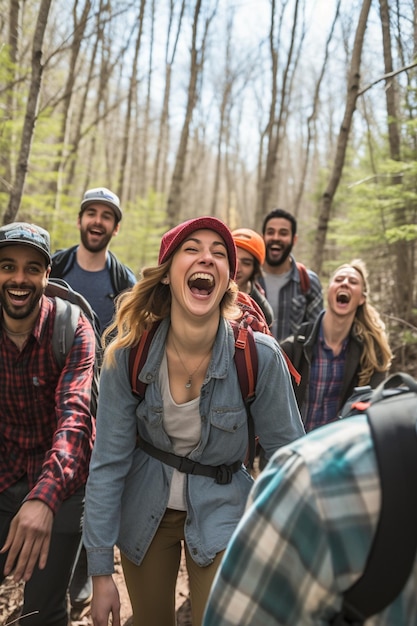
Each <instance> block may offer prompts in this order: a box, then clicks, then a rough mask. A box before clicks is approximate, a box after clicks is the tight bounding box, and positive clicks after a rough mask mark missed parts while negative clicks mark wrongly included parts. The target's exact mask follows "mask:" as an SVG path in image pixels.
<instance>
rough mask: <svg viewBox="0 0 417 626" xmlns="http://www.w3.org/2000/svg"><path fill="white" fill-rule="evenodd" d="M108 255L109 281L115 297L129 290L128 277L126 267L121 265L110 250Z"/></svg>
mask: <svg viewBox="0 0 417 626" xmlns="http://www.w3.org/2000/svg"><path fill="white" fill-rule="evenodd" d="M108 255H109V258H110V268H109V269H110V280H111V284H112V286H113V289H114V296H115V297H116V296H118V295H119V293H121V292H122V291H124V290H125V289H130V287H131V282H130V276H129V272H128V268H127V266H126V265H124V264H123V263H121V262H120V261H119V259H118V258H117V257H116V255H115V254H113V252H111V250H109V251H108ZM132 274H133V272H132Z"/></svg>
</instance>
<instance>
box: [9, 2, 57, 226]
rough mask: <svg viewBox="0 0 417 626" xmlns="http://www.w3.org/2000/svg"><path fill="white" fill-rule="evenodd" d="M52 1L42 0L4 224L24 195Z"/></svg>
mask: <svg viewBox="0 0 417 626" xmlns="http://www.w3.org/2000/svg"><path fill="white" fill-rule="evenodd" d="M51 1H52V0H41V3H40V6H39V12H38V18H37V20H36V26H35V32H34V36H33V43H32V74H31V80H30V87H29V95H28V100H27V105H26V114H25V121H24V125H23V131H22V139H21V143H20V151H19V157H18V161H17V165H16V173H15V177H14V182H13V188H12V190H11V192H10V196H9V203H8V205H7V209H6V212H5V214H4V217H3V224H9V223H10V222H13V221H14V219H15V218H16V215H17V212H18V210H19V207H20V201H21V199H22V195H23V188H24V185H25V180H26V174H27V169H28V162H29V156H30V149H31V145H32V140H33V132H34V128H35V123H36V117H37V111H38V103H39V93H40V89H41V84H42V72H43V64H42V46H43V39H44V35H45V29H46V24H47V21H48V15H49V9H50V8H51Z"/></svg>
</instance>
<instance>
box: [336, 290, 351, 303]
mask: <svg viewBox="0 0 417 626" xmlns="http://www.w3.org/2000/svg"><path fill="white" fill-rule="evenodd" d="M336 302H339V303H340V304H347V303H348V302H350V294H349V293H348V292H347V291H339V293H338V294H337V296H336Z"/></svg>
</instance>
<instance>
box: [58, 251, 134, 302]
mask: <svg viewBox="0 0 417 626" xmlns="http://www.w3.org/2000/svg"><path fill="white" fill-rule="evenodd" d="M77 248H78V245H75V246H72V247H71V248H66V249H65V250H58V252H55V254H54V255H53V257H52V269H51V278H64V279H65V275H66V274H67V273H68V272H69V271H70V269H71V267H72V266H73V265H74V262H75V258H76V257H75V254H76V251H77ZM107 254H108V257H107V258H108V263H109V272H110V280H111V284H112V287H113V290H114V294H112V297H113V298H115V297H116V296H117V295H119V293H121V292H122V291H124V290H125V289H129V288H130V287H132V285H133V284H134V282H135V278H134V274H133V272H132V270H131V269H129V268H128V267H127V266H126V265H124V264H123V263H121V262H120V261H119V260H118V258H117V257H116V256H115V255H114V254H113V253H112V252H110V250H109V251H108V253H107Z"/></svg>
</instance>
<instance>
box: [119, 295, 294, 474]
mask: <svg viewBox="0 0 417 626" xmlns="http://www.w3.org/2000/svg"><path fill="white" fill-rule="evenodd" d="M237 304H238V306H239V307H240V308H241V311H242V315H241V317H240V319H239V320H236V321H235V320H229V322H230V324H231V326H232V328H233V333H234V336H235V348H236V350H235V355H234V359H235V365H236V369H237V374H238V379H239V386H240V390H241V393H242V398H243V401H244V403H245V408H246V413H247V417H248V432H249V449H248V453H247V457H246V459H245V465H246V467H247V468H248V469H252V468H253V462H254V459H255V453H256V443H257V437H256V435H255V425H254V421H253V417H252V413H251V409H250V407H251V404H252V402H253V401H254V400H255V389H256V380H257V376H258V353H257V350H256V343H255V337H254V335H253V333H254V332H261V333H265V334H267V335H271V331H270V329H269V326H268V323H267V321H266V319H265V316H264V314H263V311H262V309H261V308H260V306H259V305H258V304H257V303H256V302H255V301H254V300H253V298H251V296H249V295H248V294H246V293H243V292H241V291H239V293H238V298H237ZM159 324H160V321H158V322H155V323H154V324H153V325H152V326H151V328H150V329H148V330H146V331H145V332H144V333H143V334H142V337H141V339H140V341H139V343H138V344H137V345H136V346H134V347H133V348H132V349H131V351H130V356H129V374H130V381H131V387H132V393H133V394H134V395H135V396H137V397H138V398H139V400H140V401H141V400H143V398H144V396H145V392H146V386H147V384H146V383H144V382H142V381H141V380H139V373H140V371H141V369H142V367H143V366H144V364H145V361H146V359H147V356H148V352H149V346H150V345H151V342H152V339H153V337H154V335H155V332H156V330H157V328H158V326H159ZM282 354H283V356H284V358H285V360H286V362H287V365H288V369H289V370H290V373H291V374H292V375H293V376H294V378H295V380H296V382H297V384H298V383H299V382H300V375H299V374H298V372H297V371H296V370H295V368H294V367H293V365H292V363H291V361H290V360H289V359H288V357H287V356H286V355H285V353H284V352H282Z"/></svg>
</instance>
